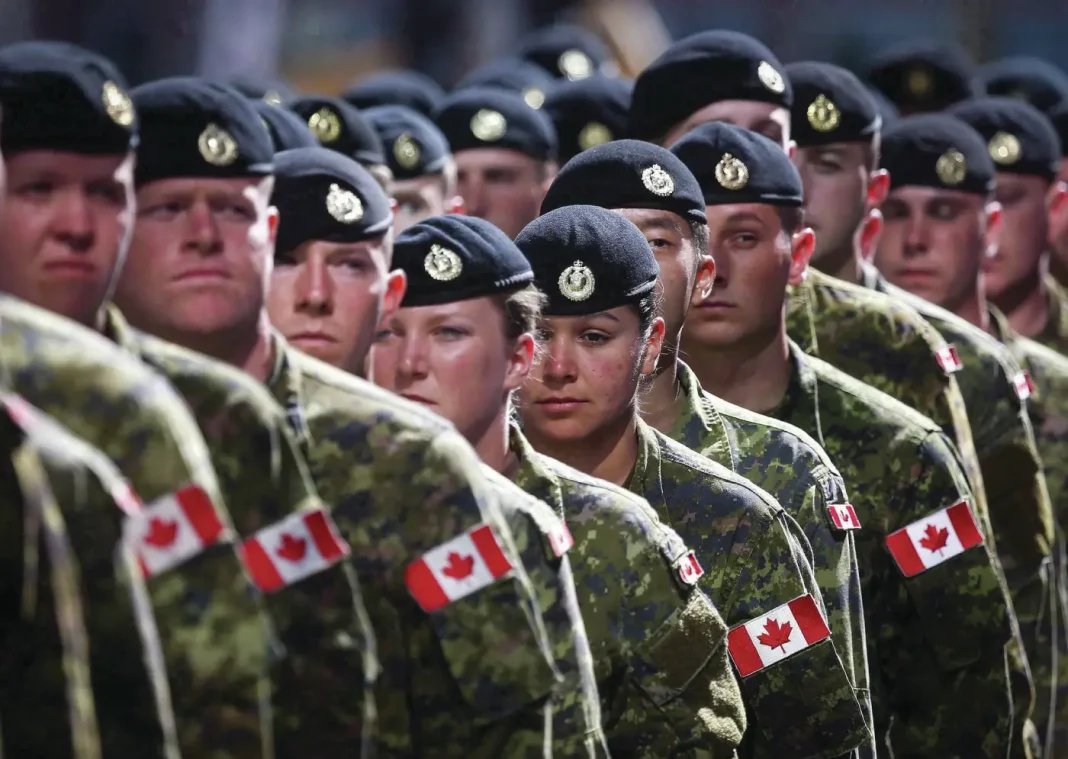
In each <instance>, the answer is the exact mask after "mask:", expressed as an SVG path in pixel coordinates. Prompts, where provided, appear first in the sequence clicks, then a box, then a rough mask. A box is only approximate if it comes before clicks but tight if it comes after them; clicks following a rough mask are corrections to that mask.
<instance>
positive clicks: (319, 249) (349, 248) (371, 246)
mask: <svg viewBox="0 0 1068 759" xmlns="http://www.w3.org/2000/svg"><path fill="white" fill-rule="evenodd" d="M386 237H387V235H379V236H378V237H372V238H370V239H367V240H360V241H359V242H331V241H330V240H308V241H307V242H304V243H301V244H300V245H298V246H297V248H296V252H298V253H303V254H305V255H319V256H333V255H358V254H365V255H374V254H377V253H380V252H381V251H382V250H383V248H384V247H385V243H386Z"/></svg>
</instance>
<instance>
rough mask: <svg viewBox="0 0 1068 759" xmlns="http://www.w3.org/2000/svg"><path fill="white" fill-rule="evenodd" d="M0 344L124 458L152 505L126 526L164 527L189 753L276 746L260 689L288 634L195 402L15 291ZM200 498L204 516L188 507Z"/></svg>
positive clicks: (34, 394)
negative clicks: (261, 580) (237, 524)
mask: <svg viewBox="0 0 1068 759" xmlns="http://www.w3.org/2000/svg"><path fill="white" fill-rule="evenodd" d="M0 357H2V363H3V367H2V370H3V372H2V373H3V379H4V381H5V384H6V385H7V387H10V388H11V389H12V390H13V391H14V392H17V393H18V394H19V395H21V396H23V397H24V398H25V399H26V400H27V401H29V402H30V403H32V404H33V405H35V406H37V407H38V408H40V409H41V410H42V411H43V412H45V413H46V414H48V415H49V416H52V417H54V418H55V419H56V420H57V421H58V422H60V423H61V424H62V425H63V426H65V427H67V428H68V429H69V430H70V431H71V432H72V433H73V434H75V435H76V436H77V437H79V438H82V439H83V440H85V441H86V442H88V443H90V444H91V445H92V446H94V447H95V448H98V449H99V450H100V451H101V452H103V453H104V454H105V455H106V456H107V457H108V458H109V459H111V460H112V461H114V462H115V464H116V465H117V466H118V468H119V470H120V471H121V472H122V473H123V474H124V475H125V476H126V477H127V479H128V480H129V481H130V484H131V486H132V488H133V490H134V491H135V492H136V494H137V496H139V497H140V498H141V499H143V500H144V501H145V503H146V504H147V505H146V506H144V508H143V509H142V512H141V514H140V515H139V516H138V518H137V520H136V521H137V524H136V525H135V526H134V527H133V528H131V527H130V525H126V528H128V529H132V531H133V532H134V533H135V534H137V535H140V536H141V537H142V538H147V536H149V535H153V534H154V535H156V536H157V537H159V538H160V540H159V542H158V543H154V544H153V545H152V547H150V546H149V545H148V544H141V545H139V546H138V550H139V557H140V558H141V560H142V561H146V560H147V561H151V563H152V564H153V566H154V569H153V570H152V572H151V576H150V577H149V578H148V580H147V583H146V585H147V589H148V593H149V596H150V597H151V601H152V608H153V612H154V614H155V618H156V625H157V629H158V630H159V634H160V637H161V642H162V646H163V652H164V659H165V663H166V671H167V675H168V684H169V687H170V691H171V695H172V698H173V701H174V703H173V706H174V712H175V716H176V718H177V719H178V720H179V723H180V724H181V725H182V728H181V729H180V731H179V740H180V744H181V746H182V750H183V754H188V755H190V756H213V757H246V756H247V757H261V756H263V754H264V752H265V751H266V750H267V748H268V747H269V745H268V743H269V742H268V741H266V740H265V736H264V735H263V729H264V728H265V727H269V726H270V721H269V719H266V718H267V717H269V715H267V714H263V713H261V705H260V698H259V695H258V692H259V690H260V687H261V684H262V678H263V674H264V672H265V671H266V670H267V667H268V666H269V662H270V660H271V657H272V653H273V651H274V648H275V645H276V641H275V640H274V637H273V634H272V631H271V626H270V624H269V623H268V620H267V617H266V614H265V612H264V610H263V606H262V599H261V597H260V595H259V594H258V593H256V592H254V591H253V589H252V588H251V587H250V585H249V582H248V580H247V578H246V576H245V574H244V571H243V566H242V563H241V560H240V558H239V556H238V553H237V550H236V548H237V547H236V546H235V544H234V531H233V528H232V525H231V521H230V516H229V513H228V511H227V509H226V508H225V506H224V504H225V501H224V499H223V497H222V495H221V492H220V488H219V483H218V481H217V479H216V476H215V472H214V471H213V469H212V467H211V459H210V455H209V452H208V448H207V446H206V444H205V443H204V439H203V437H202V436H201V434H200V431H199V430H198V429H197V425H196V422H195V420H194V419H193V418H192V416H191V415H190V414H189V411H188V410H187V408H186V405H185V402H184V401H183V400H182V398H181V397H180V396H179V395H178V394H177V393H176V392H175V391H174V390H173V389H171V387H170V386H169V385H168V384H167V383H166V382H165V381H164V380H163V378H162V377H160V375H158V374H156V373H155V372H153V371H151V370H150V369H148V368H147V367H146V366H144V365H143V364H142V363H141V362H140V361H138V360H136V359H135V358H133V357H132V356H129V355H128V354H126V353H125V352H124V351H122V350H120V349H119V348H117V347H116V346H115V345H114V344H113V343H111V342H110V341H108V340H106V339H104V338H103V337H101V336H100V335H98V334H96V333H94V332H91V331H89V330H86V329H84V328H82V327H80V326H79V325H77V324H75V323H73V322H71V321H69V320H67V319H64V318H63V317H60V316H56V315H54V314H51V313H48V312H46V311H43V310H41V309H39V308H35V307H33V306H30V305H28V304H26V303H23V302H21V301H18V300H16V299H14V298H10V297H6V296H0ZM187 503H192V504H193V508H194V509H195V511H196V513H197V514H198V520H197V524H198V525H200V526H201V527H194V526H193V523H192V522H190V521H189V520H188V519H186V518H180V517H179V518H177V519H176V516H177V515H178V512H179V511H181V510H182V509H183V508H184V507H185V504H187ZM116 519H120V517H119V515H117V514H116ZM201 520H202V521H201ZM190 541H192V542H190ZM186 547H190V550H189V551H186V550H185V548H186Z"/></svg>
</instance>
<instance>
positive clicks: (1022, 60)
mask: <svg viewBox="0 0 1068 759" xmlns="http://www.w3.org/2000/svg"><path fill="white" fill-rule="evenodd" d="M977 78H978V80H979V83H980V85H981V86H982V88H983V90H984V91H985V92H986V94H987V95H993V96H995V97H997V96H1004V97H1012V98H1017V99H1020V100H1023V101H1025V102H1027V103H1030V104H1031V105H1033V106H1034V107H1035V108H1037V109H1038V110H1040V111H1042V113H1044V114H1046V115H1049V113H1050V112H1051V111H1052V110H1053V109H1054V108H1055V107H1056V106H1058V105H1060V103H1061V101H1063V100H1065V99H1066V98H1068V74H1065V73H1064V72H1063V71H1061V70H1060V69H1059V68H1057V67H1056V66H1054V65H1053V64H1051V63H1048V62H1046V61H1044V60H1042V59H1041V58H1032V57H1031V56H1028V55H1016V56H1011V57H1009V58H1002V59H1001V60H998V61H992V62H991V63H987V64H986V65H984V66H981V67H980V68H979V73H978V75H977Z"/></svg>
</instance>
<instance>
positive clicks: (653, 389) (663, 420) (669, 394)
mask: <svg viewBox="0 0 1068 759" xmlns="http://www.w3.org/2000/svg"><path fill="white" fill-rule="evenodd" d="M685 402H686V399H685V398H684V397H683V396H682V389H681V388H680V387H679V360H678V357H677V355H675V354H672V355H671V356H670V357H669V359H668V360H667V362H666V363H665V364H664V366H663V368H662V369H660V370H659V371H657V372H656V374H654V375H653V378H652V380H650V381H649V382H647V383H645V384H644V385H643V391H642V395H641V404H640V406H639V411H640V413H641V417H642V421H644V422H645V423H646V424H648V425H649V426H650V427H653V428H655V429H658V430H660V431H661V432H663V433H664V434H665V435H668V434H671V431H672V429H674V427H675V420H676V419H678V418H679V412H680V409H681V407H682V405H683V404H684V403H685Z"/></svg>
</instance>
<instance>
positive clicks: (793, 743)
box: [626, 422, 868, 759]
mask: <svg viewBox="0 0 1068 759" xmlns="http://www.w3.org/2000/svg"><path fill="white" fill-rule="evenodd" d="M626 487H627V489H628V490H630V491H632V492H634V493H637V494H638V495H641V496H643V497H644V498H645V499H646V500H647V501H648V502H649V504H650V505H651V506H652V507H653V509H654V510H655V511H656V513H657V515H658V516H659V517H660V519H661V521H663V522H664V523H665V524H668V525H670V526H672V527H674V528H675V529H676V530H677V531H678V533H679V535H680V537H681V538H682V539H683V541H685V543H686V544H687V545H689V546H691V547H692V548H693V549H694V551H695V552H696V554H697V556H699V557H700V559H701V560H702V561H703V562H706V563H707V564H708V566H706V567H705V568H704V575H703V576H702V577H701V579H700V587H701V588H702V589H703V590H704V591H705V592H706V593H707V594H708V596H709V598H710V599H711V601H712V603H713V604H715V606H716V609H718V610H719V612H720V614H722V615H723V619H724V620H725V621H726V623H727V625H728V627H731V628H734V629H735V630H741V631H742V633H739V634H744V630H745V629H747V628H746V627H745V625H746V623H748V622H752V621H754V620H757V618H761V617H764V615H769V614H770V616H769V617H768V618H767V621H766V622H765V624H766V625H769V626H772V627H775V628H776V629H780V630H781V629H782V627H779V619H781V618H784V617H783V614H784V612H785V610H784V609H783V607H784V605H787V604H790V603H791V602H792V601H795V600H796V599H799V598H802V597H806V596H809V597H811V599H812V601H814V606H815V607H817V608H818V609H819V614H820V615H821V624H825V623H824V622H822V619H823V617H824V615H825V611H824V609H823V601H822V598H821V596H820V594H819V590H818V588H817V583H816V580H815V578H814V577H813V574H812V568H811V566H810V565H809V564H808V558H807V556H806V555H805V551H804V549H803V548H802V547H801V545H800V543H799V542H798V541H797V540H796V539H795V538H794V536H793V532H794V529H796V525H794V527H791V525H790V523H791V522H792V521H793V520H792V519H791V518H790V517H788V516H787V515H786V512H784V511H783V510H782V507H780V506H779V505H778V504H777V503H775V501H774V499H773V498H772V497H771V496H769V495H768V494H767V493H765V492H764V491H762V490H760V488H758V487H756V486H755V485H753V484H752V483H751V482H749V481H748V480H746V479H744V478H742V477H740V476H738V475H736V474H734V473H733V472H731V471H730V470H729V469H726V468H725V467H722V466H720V465H719V464H716V463H715V462H713V461H709V460H708V459H706V458H704V457H703V456H700V455H699V454H697V453H695V452H694V451H691V450H690V449H689V448H686V447H684V446H682V445H680V444H678V443H676V442H675V441H673V440H671V439H670V438H668V437H666V436H664V435H662V434H660V433H659V432H657V431H655V430H653V429H652V428H651V427H649V426H647V425H646V424H644V423H643V422H639V424H638V460H637V462H636V463H635V466H634V471H633V472H632V473H631V475H630V478H629V480H628V482H627V485H626ZM757 624H760V622H759V621H758V622H757ZM786 624H789V623H786ZM787 632H789V630H787ZM766 633H767V628H765V634H766ZM735 634H736V633H735V632H734V630H732V632H731V635H735ZM799 637H800V636H799ZM766 639H767V638H766ZM751 645H753V646H755V645H756V644H751ZM761 645H762V646H769V651H773V650H774V648H773V647H771V646H772V644H770V643H767V644H764V643H762V644H761ZM784 650H785V649H784ZM740 651H741V649H738V650H737V651H736V650H735V647H734V646H733V645H732V646H731V654H732V657H733V659H734V662H735V666H736V668H737V669H738V670H739V673H740V674H741V673H742V671H743V670H742V667H741V665H740V664H739V656H740ZM765 653H767V652H765ZM764 661H767V665H766V666H762V667H759V668H758V669H756V670H753V671H745V676H744V677H742V697H743V699H744V701H745V705H746V712H747V714H748V720H749V729H748V730H747V732H746V734H745V736H744V738H743V741H742V743H743V746H742V749H741V750H740V751H739V754H740V755H742V756H753V757H773V756H774V757H777V756H780V755H781V751H782V748H783V747H784V746H789V747H790V754H791V756H792V757H797V758H798V759H803V758H804V757H832V756H841V755H843V754H847V753H848V752H850V751H852V750H853V749H855V748H857V747H858V746H860V745H861V744H863V743H865V742H866V741H867V740H868V729H867V727H866V726H865V724H864V716H863V712H862V710H861V707H860V704H859V703H858V702H857V699H856V697H855V695H854V693H853V687H852V686H851V685H850V681H849V676H848V675H847V674H846V672H845V668H844V667H843V665H842V662H841V660H840V659H839V658H838V652H837V651H836V650H835V648H834V643H833V642H832V640H831V638H830V637H829V636H827V637H824V638H823V639H821V640H819V641H818V642H815V643H814V644H813V645H804V644H802V646H801V647H800V649H799V650H798V651H797V652H796V653H794V655H792V656H788V657H786V658H784V659H781V660H780V661H774V662H773V661H771V660H765V659H763V658H761V662H764Z"/></svg>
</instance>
